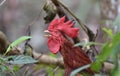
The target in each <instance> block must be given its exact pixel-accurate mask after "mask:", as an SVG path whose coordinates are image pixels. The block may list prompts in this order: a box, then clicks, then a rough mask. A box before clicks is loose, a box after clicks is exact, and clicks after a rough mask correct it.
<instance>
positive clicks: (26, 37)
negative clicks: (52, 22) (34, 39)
mask: <svg viewBox="0 0 120 76" xmlns="http://www.w3.org/2000/svg"><path fill="white" fill-rule="evenodd" d="M30 38H31V37H30V36H23V37H20V38H19V39H17V40H15V41H14V42H12V43H11V44H10V45H9V47H8V48H7V50H6V52H5V55H6V54H7V53H8V52H9V51H10V50H11V49H12V48H13V47H15V46H17V45H18V44H20V43H22V42H23V41H25V40H27V39H30Z"/></svg>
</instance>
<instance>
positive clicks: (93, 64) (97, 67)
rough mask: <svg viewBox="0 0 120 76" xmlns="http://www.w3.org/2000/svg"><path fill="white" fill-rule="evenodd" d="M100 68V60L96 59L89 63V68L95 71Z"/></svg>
mask: <svg viewBox="0 0 120 76" xmlns="http://www.w3.org/2000/svg"><path fill="white" fill-rule="evenodd" d="M101 68H102V64H101V62H99V61H97V62H94V63H92V64H91V69H92V70H94V71H95V72H99V70H100V69H101Z"/></svg>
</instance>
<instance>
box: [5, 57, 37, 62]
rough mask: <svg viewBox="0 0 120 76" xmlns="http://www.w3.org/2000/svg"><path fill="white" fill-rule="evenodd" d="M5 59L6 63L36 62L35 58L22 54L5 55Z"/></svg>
mask: <svg viewBox="0 0 120 76" xmlns="http://www.w3.org/2000/svg"><path fill="white" fill-rule="evenodd" d="M5 60H6V62H7V63H10V64H29V63H36V62H38V61H37V60H35V59H33V58H32V57H31V56H24V55H19V56H11V57H7V58H6V59H5Z"/></svg>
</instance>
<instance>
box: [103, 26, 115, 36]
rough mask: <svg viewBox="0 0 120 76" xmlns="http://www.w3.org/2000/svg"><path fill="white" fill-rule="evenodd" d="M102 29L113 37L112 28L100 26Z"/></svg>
mask: <svg viewBox="0 0 120 76" xmlns="http://www.w3.org/2000/svg"><path fill="white" fill-rule="evenodd" d="M102 30H103V31H105V32H106V33H107V34H108V35H109V36H110V37H113V31H112V29H107V28H102Z"/></svg>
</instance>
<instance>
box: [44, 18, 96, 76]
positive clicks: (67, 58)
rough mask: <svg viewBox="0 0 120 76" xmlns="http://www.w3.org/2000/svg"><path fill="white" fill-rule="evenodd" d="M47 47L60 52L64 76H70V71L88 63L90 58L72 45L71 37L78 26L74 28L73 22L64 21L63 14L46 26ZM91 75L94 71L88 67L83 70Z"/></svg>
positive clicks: (75, 32)
mask: <svg viewBox="0 0 120 76" xmlns="http://www.w3.org/2000/svg"><path fill="white" fill-rule="evenodd" d="M45 32H48V33H49V35H47V37H48V42H47V44H48V47H49V49H50V51H51V52H52V53H54V54H56V53H58V52H60V53H61V55H62V56H63V60H64V67H65V76H70V73H71V71H73V70H75V69H77V68H79V67H82V66H84V65H87V64H90V63H91V60H90V59H89V57H88V56H87V55H86V53H84V51H83V50H82V49H81V48H80V47H74V44H73V42H72V41H71V39H72V38H76V37H77V36H78V33H79V29H78V28H74V22H73V21H72V20H68V21H66V22H65V16H64V17H62V18H60V19H54V20H53V21H52V22H51V23H50V24H49V27H48V30H45ZM85 71H86V72H87V73H89V74H90V75H92V76H93V74H94V72H93V71H92V70H91V69H90V68H88V69H86V70H85Z"/></svg>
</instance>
